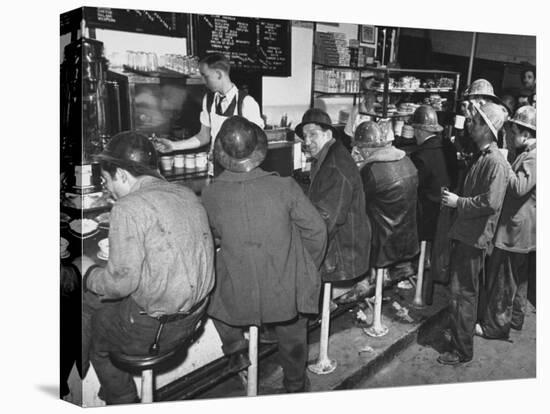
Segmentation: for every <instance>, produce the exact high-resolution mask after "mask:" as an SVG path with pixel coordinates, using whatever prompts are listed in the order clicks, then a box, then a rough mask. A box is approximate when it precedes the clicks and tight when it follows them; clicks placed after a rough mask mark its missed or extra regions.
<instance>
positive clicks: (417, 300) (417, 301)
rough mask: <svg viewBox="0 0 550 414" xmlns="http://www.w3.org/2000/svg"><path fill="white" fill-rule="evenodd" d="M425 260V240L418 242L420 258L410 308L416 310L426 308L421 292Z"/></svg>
mask: <svg viewBox="0 0 550 414" xmlns="http://www.w3.org/2000/svg"><path fill="white" fill-rule="evenodd" d="M425 259H426V240H422V241H421V242H420V257H419V259H418V272H417V273H416V275H417V276H416V291H415V294H414V299H413V301H412V306H414V307H415V308H418V309H422V308H425V307H426V303H425V301H424V298H423V295H422V291H423V284H424V261H425Z"/></svg>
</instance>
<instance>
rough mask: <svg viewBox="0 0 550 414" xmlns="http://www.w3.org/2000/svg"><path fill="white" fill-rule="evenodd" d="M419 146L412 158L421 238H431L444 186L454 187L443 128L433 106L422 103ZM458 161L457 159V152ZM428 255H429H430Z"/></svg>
mask: <svg viewBox="0 0 550 414" xmlns="http://www.w3.org/2000/svg"><path fill="white" fill-rule="evenodd" d="M413 127H414V135H415V138H416V143H417V145H418V149H417V150H415V151H414V152H412V153H411V161H412V162H413V163H414V165H415V167H416V169H417V171H418V203H417V224H418V236H419V240H420V241H432V240H433V239H434V235H435V230H436V226H437V219H438V217H439V211H440V209H441V188H442V187H445V188H447V189H450V190H453V188H452V185H451V181H452V180H451V174H452V171H450V168H449V167H450V164H451V163H449V162H448V160H447V157H448V154H446V152H445V149H444V147H443V142H442V138H441V135H440V133H441V131H443V127H442V126H441V125H439V123H438V119H437V113H436V112H435V110H434V109H433V108H432V107H431V106H430V105H421V106H420V107H418V108H417V109H416V111H415V112H414V115H413ZM454 156H455V162H456V154H454ZM428 257H429V254H428Z"/></svg>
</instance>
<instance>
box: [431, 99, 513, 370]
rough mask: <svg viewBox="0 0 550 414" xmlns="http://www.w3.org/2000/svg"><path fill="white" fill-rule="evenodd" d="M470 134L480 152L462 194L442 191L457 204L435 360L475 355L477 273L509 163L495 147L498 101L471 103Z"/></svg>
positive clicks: (501, 118)
mask: <svg viewBox="0 0 550 414" xmlns="http://www.w3.org/2000/svg"><path fill="white" fill-rule="evenodd" d="M468 111H469V112H470V113H471V114H472V122H471V123H470V124H469V133H470V135H471V136H472V139H473V140H474V142H475V143H476V145H477V147H478V149H479V151H478V152H477V153H476V154H475V156H474V158H473V160H472V164H471V166H470V169H469V170H468V174H467V175H466V178H465V181H464V184H463V189H462V191H461V195H460V196H458V195H457V194H454V193H452V192H449V191H445V192H443V195H442V204H443V205H445V206H448V207H451V208H456V210H457V218H456V220H455V222H454V223H453V225H452V226H451V229H450V232H449V237H450V239H451V241H452V247H451V258H450V265H449V266H450V286H451V317H450V330H451V344H450V345H451V350H450V351H448V352H444V353H442V354H441V355H440V356H439V358H438V362H440V363H441V364H446V365H457V364H461V363H464V362H467V361H470V360H471V359H472V358H473V335H474V329H475V324H476V320H477V313H478V312H477V307H478V296H479V286H480V272H481V271H482V270H483V268H484V261H485V255H486V253H487V249H488V248H489V247H490V245H491V241H492V239H493V236H494V234H495V230H496V225H497V221H498V218H499V215H500V211H501V208H502V201H503V199H504V193H505V191H506V184H507V180H508V163H507V162H506V160H505V159H504V157H503V155H502V154H501V153H500V151H499V150H498V147H497V145H496V142H495V141H496V139H497V137H498V131H499V130H500V129H501V128H502V126H503V124H504V122H505V121H506V119H507V117H508V113H507V111H506V110H505V109H504V108H503V107H502V106H501V105H498V104H495V103H493V102H487V103H485V104H483V105H478V104H477V103H475V102H473V103H471V104H470V106H469V108H468Z"/></svg>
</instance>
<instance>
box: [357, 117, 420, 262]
mask: <svg viewBox="0 0 550 414" xmlns="http://www.w3.org/2000/svg"><path fill="white" fill-rule="evenodd" d="M354 138H355V139H354V141H355V145H356V147H357V148H358V150H359V151H360V153H361V154H362V156H363V161H362V162H361V163H360V166H359V171H360V175H361V180H362V185H363V189H364V191H365V198H366V211H367V215H368V217H369V219H370V221H371V224H372V248H371V256H370V258H371V261H370V264H371V267H374V268H387V267H389V266H391V265H394V264H396V263H398V262H404V261H408V260H410V259H412V258H414V257H415V256H416V255H417V254H418V233H417V225H416V201H417V188H418V176H417V172H416V168H415V167H414V164H413V163H412V162H411V160H410V159H409V158H408V157H406V156H405V152H404V151H402V150H400V149H397V148H395V147H394V146H393V145H392V141H391V140H388V136H387V135H386V134H384V133H383V132H382V130H381V128H380V127H379V125H378V124H376V123H375V122H372V121H367V122H363V123H362V124H360V125H359V126H358V127H357V129H356V131H355V137H354Z"/></svg>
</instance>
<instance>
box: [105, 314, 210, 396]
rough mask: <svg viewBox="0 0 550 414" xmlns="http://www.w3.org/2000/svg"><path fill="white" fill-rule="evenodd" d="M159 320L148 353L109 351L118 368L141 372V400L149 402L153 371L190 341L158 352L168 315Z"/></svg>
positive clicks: (189, 341)
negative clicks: (129, 353) (130, 353)
mask: <svg viewBox="0 0 550 414" xmlns="http://www.w3.org/2000/svg"><path fill="white" fill-rule="evenodd" d="M158 319H159V321H160V324H159V327H158V329H157V333H156V335H155V341H154V342H153V344H152V345H151V346H150V347H149V354H148V355H126V354H124V353H122V352H111V353H109V358H110V359H111V362H112V363H113V364H114V365H116V366H117V367H118V368H120V369H122V370H124V371H127V372H141V402H142V403H150V402H153V389H154V388H153V387H154V381H153V371H154V370H155V369H156V368H158V367H160V366H162V365H163V364H164V363H166V362H167V361H169V360H170V359H172V358H174V357H175V356H176V355H178V354H179V353H180V352H182V351H183V350H184V349H186V348H187V347H188V346H189V344H190V343H191V342H192V338H193V337H194V335H192V336H191V337H189V338H187V339H185V340H184V341H183V342H182V343H181V345H179V346H177V347H176V348H174V349H173V350H171V351H168V352H164V353H162V354H161V353H160V346H159V340H160V335H161V333H162V329H163V328H164V325H165V324H166V322H167V320H168V317H167V316H166V315H164V316H161V317H159V318H158ZM199 327H200V322H199V323H198V324H197V326H196V327H195V332H196V331H197V330H198V328H199Z"/></svg>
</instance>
